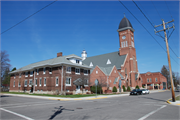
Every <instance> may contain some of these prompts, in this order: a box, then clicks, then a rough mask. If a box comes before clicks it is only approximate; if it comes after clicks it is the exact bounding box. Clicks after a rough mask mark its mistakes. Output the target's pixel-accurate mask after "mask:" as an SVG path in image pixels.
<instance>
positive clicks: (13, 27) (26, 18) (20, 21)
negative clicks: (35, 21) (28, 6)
mask: <svg viewBox="0 0 180 120" xmlns="http://www.w3.org/2000/svg"><path fill="white" fill-rule="evenodd" d="M56 1H57V0H55V1H53V2H51V3H49V4H48V5H46V6H44V7H43V8H41V9H40V10H38V11H36V12H35V13H33V14H31V15H30V16H28V17H27V18H25V19H23V20H22V21H20V22H18V23H16V24H15V25H13V26H12V27H10V28H8V29H7V30H5V31H3V32H2V33H1V34H0V35H2V34H4V33H5V32H7V31H9V30H11V29H12V28H14V27H16V26H17V25H19V24H21V23H22V22H24V21H25V20H27V19H29V18H30V17H32V16H33V15H35V14H37V13H38V12H40V11H42V10H43V9H45V8H47V7H48V6H50V5H52V4H53V3H55V2H56Z"/></svg>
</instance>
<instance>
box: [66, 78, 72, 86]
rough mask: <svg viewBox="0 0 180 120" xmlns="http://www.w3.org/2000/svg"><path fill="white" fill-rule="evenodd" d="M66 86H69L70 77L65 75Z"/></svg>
mask: <svg viewBox="0 0 180 120" xmlns="http://www.w3.org/2000/svg"><path fill="white" fill-rule="evenodd" d="M66 86H71V78H70V77H66Z"/></svg>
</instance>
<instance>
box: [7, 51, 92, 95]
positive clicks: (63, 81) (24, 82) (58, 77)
mask: <svg viewBox="0 0 180 120" xmlns="http://www.w3.org/2000/svg"><path fill="white" fill-rule="evenodd" d="M90 69H91V67H89V66H87V65H84V64H83V63H82V58H81V57H79V56H77V55H74V54H71V55H67V56H63V55H62V52H60V53H57V57H56V58H53V59H49V60H44V61H40V62H36V63H32V64H29V65H27V66H25V67H22V68H20V69H17V70H15V71H13V72H10V74H11V78H10V79H11V80H10V92H12V91H14V92H18V91H20V92H24V91H26V92H34V93H48V94H64V93H65V92H71V93H73V94H77V93H82V92H83V93H86V92H90V87H89V79H90V78H89V77H90Z"/></svg>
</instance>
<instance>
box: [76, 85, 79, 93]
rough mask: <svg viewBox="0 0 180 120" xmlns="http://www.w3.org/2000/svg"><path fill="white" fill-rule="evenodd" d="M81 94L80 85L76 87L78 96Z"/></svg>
mask: <svg viewBox="0 0 180 120" xmlns="http://www.w3.org/2000/svg"><path fill="white" fill-rule="evenodd" d="M78 93H80V85H77V86H76V94H78Z"/></svg>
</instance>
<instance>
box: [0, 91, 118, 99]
mask: <svg viewBox="0 0 180 120" xmlns="http://www.w3.org/2000/svg"><path fill="white" fill-rule="evenodd" d="M1 93H4V94H22V95H35V96H47V97H65V98H79V97H89V96H96V94H85V95H66V96H65V95H50V94H29V93H23V92H1ZM97 95H115V94H97Z"/></svg>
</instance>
